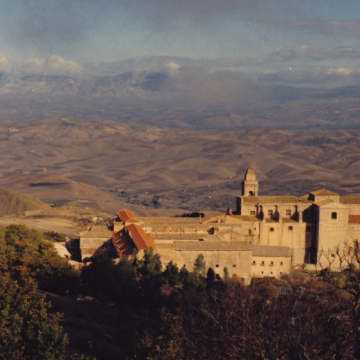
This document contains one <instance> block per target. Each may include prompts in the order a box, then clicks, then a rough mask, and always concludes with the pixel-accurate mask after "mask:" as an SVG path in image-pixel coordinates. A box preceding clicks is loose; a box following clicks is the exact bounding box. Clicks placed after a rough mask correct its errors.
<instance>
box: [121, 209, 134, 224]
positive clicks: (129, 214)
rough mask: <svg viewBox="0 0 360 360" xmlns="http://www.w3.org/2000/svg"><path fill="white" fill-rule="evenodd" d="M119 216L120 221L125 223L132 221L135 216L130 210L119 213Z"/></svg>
mask: <svg viewBox="0 0 360 360" xmlns="http://www.w3.org/2000/svg"><path fill="white" fill-rule="evenodd" d="M118 215H119V219H120V220H121V221H122V222H123V223H126V222H127V221H129V220H130V219H134V214H133V213H132V212H131V211H128V210H121V211H119V212H118Z"/></svg>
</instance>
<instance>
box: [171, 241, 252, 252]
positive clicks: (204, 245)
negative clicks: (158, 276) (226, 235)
mask: <svg viewBox="0 0 360 360" xmlns="http://www.w3.org/2000/svg"><path fill="white" fill-rule="evenodd" d="M174 249H175V250H176V251H251V247H250V245H247V244H246V243H245V242H243V241H195V242H190V241H175V242H174Z"/></svg>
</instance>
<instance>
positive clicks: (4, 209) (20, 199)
mask: <svg viewBox="0 0 360 360" xmlns="http://www.w3.org/2000/svg"><path fill="white" fill-rule="evenodd" d="M0 204H1V206H0V216H4V215H12V214H18V213H21V212H24V211H30V210H43V209H47V208H49V205H47V204H45V203H43V202H42V201H39V200H37V199H34V198H32V197H30V196H27V195H23V194H20V193H18V192H15V191H11V190H7V189H4V188H0Z"/></svg>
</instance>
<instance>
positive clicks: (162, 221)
mask: <svg viewBox="0 0 360 360" xmlns="http://www.w3.org/2000/svg"><path fill="white" fill-rule="evenodd" d="M136 219H137V220H139V221H140V222H141V223H142V224H148V223H152V224H155V223H159V224H179V223H180V224H182V223H184V224H187V223H192V224H199V223H200V218H191V217H137V218H136ZM203 219H204V218H201V220H203Z"/></svg>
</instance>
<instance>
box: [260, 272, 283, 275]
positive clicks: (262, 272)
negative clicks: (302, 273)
mask: <svg viewBox="0 0 360 360" xmlns="http://www.w3.org/2000/svg"><path fill="white" fill-rule="evenodd" d="M261 274H262V275H264V272H263V271H262V272H261ZM270 274H271V275H273V272H272V271H271V273H270ZM280 275H282V272H280Z"/></svg>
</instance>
